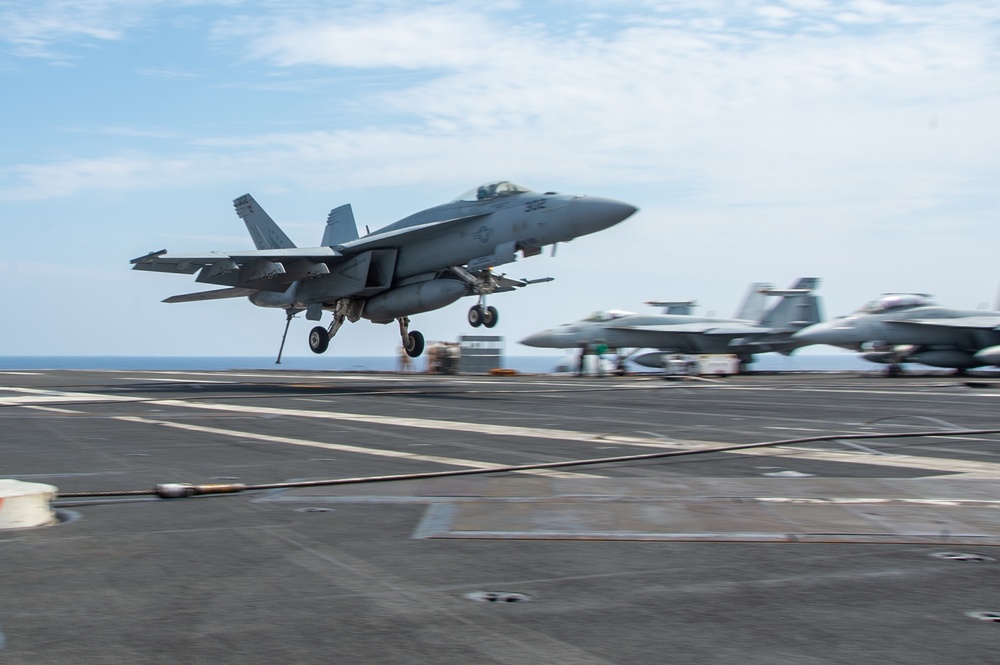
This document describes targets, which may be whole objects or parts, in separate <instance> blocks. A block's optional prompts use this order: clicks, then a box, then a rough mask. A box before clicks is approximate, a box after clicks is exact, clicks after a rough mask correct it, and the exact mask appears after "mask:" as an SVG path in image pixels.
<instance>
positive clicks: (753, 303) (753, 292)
mask: <svg viewBox="0 0 1000 665" xmlns="http://www.w3.org/2000/svg"><path fill="white" fill-rule="evenodd" d="M773 286H774V285H773V284H767V283H765V282H754V283H753V284H751V285H750V288H749V289H747V294H746V295H745V296H744V297H743V302H742V303H741V304H740V306H739V308H737V310H736V314H734V315H733V318H734V319H743V320H746V321H760V320H762V319H763V318H764V313H765V312H766V311H767V290H768V289H770V288H771V287H773Z"/></svg>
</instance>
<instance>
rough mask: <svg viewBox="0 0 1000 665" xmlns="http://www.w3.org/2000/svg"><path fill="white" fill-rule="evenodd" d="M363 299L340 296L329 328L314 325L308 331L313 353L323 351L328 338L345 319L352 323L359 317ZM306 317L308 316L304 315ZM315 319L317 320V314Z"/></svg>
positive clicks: (310, 347) (328, 340)
mask: <svg viewBox="0 0 1000 665" xmlns="http://www.w3.org/2000/svg"><path fill="white" fill-rule="evenodd" d="M362 307H364V301H363V300H361V299H359V298H342V299H340V300H338V301H337V303H336V305H334V307H333V321H332V322H331V323H330V327H329V328H324V327H323V326H316V327H315V328H313V329H312V330H310V331H309V350H310V351H312V352H313V353H323V352H324V351H326V350H327V348H329V346H330V339H331V338H332V337H333V336H334V335H336V334H337V331H338V330H340V327H341V326H342V325H344V322H345V321H350V322H351V323H354V322H355V321H357V320H358V319H360V318H361V309H362ZM306 318H310V317H309V315H308V314H307V315H306ZM315 320H317V321H318V320H319V316H318V315H317V317H316V319H315Z"/></svg>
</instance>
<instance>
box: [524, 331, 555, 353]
mask: <svg viewBox="0 0 1000 665" xmlns="http://www.w3.org/2000/svg"><path fill="white" fill-rule="evenodd" d="M554 342H555V333H553V332H552V331H550V330H543V331H542V332H536V333H533V334H531V335H528V336H527V337H525V338H524V339H522V340H521V341H520V342H518V344H524V345H525V346H534V347H536V348H540V349H551V348H553V347H555V343H554Z"/></svg>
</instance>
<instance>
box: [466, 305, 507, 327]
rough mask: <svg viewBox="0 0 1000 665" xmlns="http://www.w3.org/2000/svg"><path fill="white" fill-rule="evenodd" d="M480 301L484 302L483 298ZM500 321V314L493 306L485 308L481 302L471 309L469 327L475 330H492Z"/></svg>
mask: <svg viewBox="0 0 1000 665" xmlns="http://www.w3.org/2000/svg"><path fill="white" fill-rule="evenodd" d="M480 299H481V300H482V298H480ZM499 320H500V312H498V311H497V308H496V307H494V306H492V305H490V306H489V307H484V306H483V303H482V302H480V303H479V304H478V305H475V306H473V307H472V308H470V309H469V325H470V326H472V327H473V328H478V327H479V326H485V327H487V328H492V327H493V326H495V325H496V324H497V322H498V321H499Z"/></svg>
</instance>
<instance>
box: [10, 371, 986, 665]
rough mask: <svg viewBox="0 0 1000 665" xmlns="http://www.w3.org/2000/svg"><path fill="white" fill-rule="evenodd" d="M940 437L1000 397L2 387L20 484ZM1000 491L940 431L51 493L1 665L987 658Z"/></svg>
mask: <svg viewBox="0 0 1000 665" xmlns="http://www.w3.org/2000/svg"><path fill="white" fill-rule="evenodd" d="M943 423H947V424H950V425H952V426H955V427H961V428H968V429H987V428H996V427H1000V381H998V382H997V383H993V382H992V381H991V380H990V379H974V380H969V379H964V380H963V379H959V378H953V377H945V376H930V377H911V378H904V379H897V380H893V379H883V378H879V377H874V376H870V375H863V376H862V375H849V374H843V375H781V376H777V375H776V376H756V375H748V376H743V377H732V378H728V379H724V380H718V381H675V382H668V381H663V380H661V379H657V378H650V377H626V378H617V377H606V378H603V379H600V378H576V377H546V376H520V377H485V376H458V377H432V376H422V375H396V374H362V373H341V374H336V373H318V372H295V371H282V370H280V369H279V370H276V371H240V372H163V371H158V372H153V371H119V372H110V371H109V372H97V371H25V372H0V427H2V435H0V437H2V450H3V455H2V456H0V477H3V478H14V479H20V480H27V481H33V482H42V483H49V484H52V485H55V486H57V487H58V488H59V490H60V491H62V492H79V491H99V490H118V489H148V488H152V487H153V486H154V485H156V484H157V483H165V482H181V483H195V484H199V483H247V484H260V483H278V482H283V481H292V480H306V479H308V480H312V479H325V478H346V477H362V476H377V475H387V474H407V473H420V472H428V471H443V470H453V469H462V468H468V469H474V468H485V467H489V466H490V465H511V464H531V463H539V462H551V461H560V460H574V459H585V458H595V457H612V456H620V455H632V454H644V453H650V452H657V451H669V450H691V449H697V448H699V447H709V446H717V445H724V444H731V443H750V442H758V441H768V440H778V439H793V438H797V437H807V436H815V435H821V434H846V433H859V432H873V431H878V432H891V433H895V432H907V431H927V430H935V429H940V428H942V427H943V426H947V425H943ZM998 490H1000V435H976V436H968V435H953V434H948V433H947V431H945V430H942V434H941V435H940V436H933V437H920V438H912V439H881V440H878V439H876V440H865V441H855V442H822V443H815V442H814V443H808V444H800V445H791V446H783V447H778V448H763V449H755V450H744V451H741V452H734V453H713V454H709V455H704V456H697V455H695V456H685V457H676V458H663V459H654V460H643V461H634V462H627V463H616V464H600V465H594V466H586V467H574V468H567V469H562V470H546V471H533V472H521V473H494V474H489V475H479V476H465V477H452V478H440V479H430V480H413V481H396V482H390V483H376V484H357V485H344V486H330V487H311V488H300V489H275V490H269V491H256V492H243V493H238V494H231V495H218V496H201V497H192V498H187V499H171V500H163V499H158V498H153V497H126V498H105V499H61V500H60V501H59V502H58V507H59V510H60V516H61V517H62V519H63V520H64V521H63V522H62V523H61V524H59V525H57V526H52V527H43V528H36V529H22V530H7V531H0V562H2V565H3V569H4V574H3V575H2V577H0V580H2V582H0V662H2V663H4V664H5V665H6V664H21V663H32V664H34V663H57V662H63V663H66V662H72V663H171V664H173V663H177V662H188V663H220V664H221V663H276V662H282V663H333V662H336V663H473V662H475V663H743V664H747V663H806V664H808V663H850V664H852V665H857V664H858V663H907V664H910V663H958V662H961V663H996V662H1000V656H998V650H997V645H998V644H1000V623H997V622H992V621H986V620H982V618H981V617H983V616H985V617H987V618H989V616H991V614H990V613H993V612H996V613H998V614H1000V563H997V562H995V561H991V560H990V559H991V558H992V559H1000V549H998V548H997V547H996V546H997V545H998V544H1000V519H998V517H1000V491H998ZM955 555H975V556H971V557H969V556H955ZM491 599H492V602H491ZM977 613H986V614H977Z"/></svg>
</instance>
